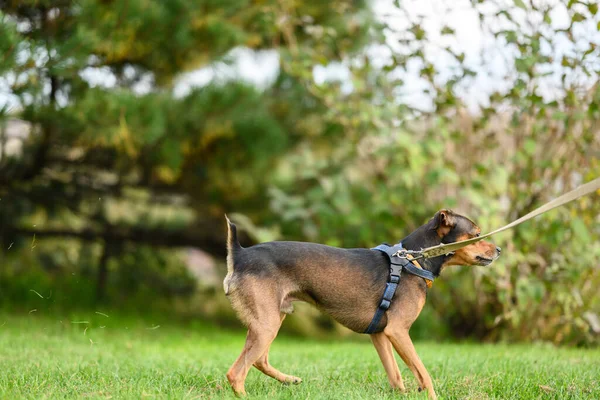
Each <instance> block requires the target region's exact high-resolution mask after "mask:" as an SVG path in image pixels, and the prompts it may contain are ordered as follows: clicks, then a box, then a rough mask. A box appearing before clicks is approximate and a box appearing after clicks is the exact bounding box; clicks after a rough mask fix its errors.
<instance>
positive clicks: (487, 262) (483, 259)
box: [476, 256, 495, 265]
mask: <svg viewBox="0 0 600 400" xmlns="http://www.w3.org/2000/svg"><path fill="white" fill-rule="evenodd" d="M476 258H477V261H478V262H479V265H490V264H491V263H493V262H494V260H495V258H487V257H482V256H477V257H476Z"/></svg>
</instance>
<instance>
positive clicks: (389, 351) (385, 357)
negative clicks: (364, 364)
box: [371, 332, 406, 392]
mask: <svg viewBox="0 0 600 400" xmlns="http://www.w3.org/2000/svg"><path fill="white" fill-rule="evenodd" d="M371 340H372V341H373V345H375V350H377V354H379V358H380V359H381V363H382V364H383V368H385V372H386V373H387V376H388V380H389V382H390V385H392V388H394V389H399V390H401V391H402V392H404V391H405V390H406V388H405V387H404V382H403V381H402V375H400V368H398V363H397V362H396V359H395V358H394V349H393V347H392V342H390V340H389V339H388V337H387V336H385V334H384V333H383V332H381V333H375V334H373V335H371Z"/></svg>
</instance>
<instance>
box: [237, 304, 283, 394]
mask: <svg viewBox="0 0 600 400" xmlns="http://www.w3.org/2000/svg"><path fill="white" fill-rule="evenodd" d="M278 330H279V316H276V320H275V321H274V320H273V319H272V318H271V319H270V320H267V321H255V323H253V324H251V325H250V327H249V329H248V335H247V336H246V344H245V345H244V350H242V354H240V356H239V357H238V359H237V360H236V361H235V362H234V363H233V365H232V366H231V368H230V369H229V371H228V372H227V379H228V380H229V383H230V384H231V387H232V388H233V391H234V392H235V393H236V394H239V395H244V394H246V391H245V389H244V382H245V381H246V376H247V375H248V371H249V370H250V368H251V367H252V365H253V364H254V363H255V362H256V361H257V360H258V359H259V358H261V356H262V355H263V354H265V352H266V351H267V350H268V349H269V346H270V345H271V342H272V341H273V339H275V336H277V331H278Z"/></svg>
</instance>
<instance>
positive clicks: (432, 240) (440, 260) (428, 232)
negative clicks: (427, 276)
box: [401, 223, 447, 277]
mask: <svg viewBox="0 0 600 400" xmlns="http://www.w3.org/2000/svg"><path fill="white" fill-rule="evenodd" d="M401 242H402V247H404V248H405V249H407V250H421V249H424V248H426V247H431V246H437V245H439V244H440V243H442V239H441V238H440V237H439V235H438V233H437V231H436V230H435V229H434V228H433V226H432V224H431V223H427V224H425V225H423V226H421V227H419V228H417V230H415V231H414V232H413V233H411V234H410V235H408V236H407V237H405V238H404V239H402V241H401ZM446 259H447V256H439V257H432V258H422V259H420V260H419V264H421V266H422V267H423V268H424V269H426V270H428V271H430V272H431V273H432V274H433V275H434V276H436V277H438V276H439V275H440V272H441V271H442V265H443V264H444V262H445V261H446Z"/></svg>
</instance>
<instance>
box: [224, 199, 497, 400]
mask: <svg viewBox="0 0 600 400" xmlns="http://www.w3.org/2000/svg"><path fill="white" fill-rule="evenodd" d="M227 224H228V241H227V250H228V256H227V269H228V273H227V276H226V277H225V280H224V282H223V287H224V289H225V294H226V295H227V296H228V297H229V299H230V301H231V304H232V306H233V308H234V309H235V311H236V312H237V314H238V316H239V318H240V319H241V320H242V322H243V323H244V324H245V325H246V326H247V327H248V336H247V338H246V344H245V346H244V350H243V351H242V354H241V355H240V356H239V357H238V359H237V360H236V361H235V363H234V364H233V365H232V366H231V368H230V369H229V371H228V372H227V379H228V380H229V382H230V384H231V386H232V388H233V390H234V392H235V393H236V394H245V389H244V381H245V380H246V376H247V374H248V371H249V369H250V368H251V367H252V366H255V367H256V368H257V369H258V370H260V371H261V372H263V373H265V374H266V375H268V376H270V377H272V378H275V379H277V380H278V381H280V382H285V383H300V382H301V379H300V378H297V377H295V376H291V375H287V374H284V373H282V372H280V371H278V370H277V369H275V368H274V367H272V366H271V365H270V364H269V361H268V357H269V347H270V346H271V342H272V341H273V339H275V336H277V332H278V331H279V327H280V326H281V323H282V321H283V319H284V318H285V315H286V314H290V313H291V312H292V311H293V306H292V302H294V301H305V302H308V303H311V304H313V305H315V306H316V307H318V308H319V309H320V310H322V311H323V312H325V313H327V314H329V315H330V316H332V317H333V318H334V319H335V320H336V321H338V322H339V323H341V324H342V325H344V326H346V327H348V328H350V329H352V330H353V331H355V332H361V333H362V332H364V331H365V329H366V328H367V326H368V325H369V323H370V322H371V320H372V319H373V315H374V313H375V311H376V309H377V307H378V306H379V302H380V300H381V296H382V293H383V290H384V289H385V287H386V283H387V281H388V277H389V273H390V264H389V259H388V258H387V255H386V254H384V253H382V252H380V251H376V250H371V249H341V248H336V247H330V246H325V245H322V244H316V243H304V242H268V243H261V244H258V245H256V246H252V247H248V248H242V247H241V246H240V244H239V243H238V240H237V233H236V227H235V225H234V224H232V223H231V222H230V221H229V219H227ZM479 234H480V229H479V227H477V225H475V224H474V223H473V222H472V221H471V220H469V219H468V218H466V217H464V216H462V215H458V214H456V213H454V212H452V211H450V210H441V211H439V212H437V213H436V214H435V216H434V217H433V218H432V219H431V220H430V221H429V222H428V223H426V224H425V225H423V226H421V227H419V228H418V229H417V230H415V231H414V232H413V233H411V234H410V235H408V236H407V237H406V238H404V239H403V240H402V245H403V247H404V248H405V249H408V250H421V249H423V248H426V247H430V246H435V245H438V244H440V243H453V242H457V241H460V240H464V239H469V238H472V237H475V236H478V235H479ZM499 255H500V248H499V247H496V246H495V245H494V244H492V243H489V242H484V241H480V242H477V243H474V244H471V245H469V246H467V247H464V248H462V249H460V250H457V251H456V252H454V253H453V254H448V255H445V256H439V257H435V258H430V259H425V260H420V263H421V266H422V268H424V269H427V270H429V271H431V272H432V273H433V274H434V275H435V276H438V275H439V274H440V272H441V270H442V269H443V268H444V267H445V266H448V265H488V264H491V263H492V261H494V260H495V259H496V258H498V256H499ZM426 295H427V286H426V282H425V280H424V279H423V278H421V277H418V276H415V275H410V274H402V279H401V280H400V283H399V285H398V288H397V290H396V293H395V295H394V298H393V301H392V304H391V306H390V308H389V309H388V310H387V312H386V313H385V315H384V316H383V318H382V319H381V321H380V323H379V326H378V328H377V329H376V332H377V333H374V334H371V339H372V341H373V344H374V345H375V349H376V350H377V353H378V354H379V357H380V358H381V362H382V363H383V367H384V368H385V371H386V373H387V375H388V379H389V382H390V384H391V385H392V387H393V388H396V389H400V390H402V391H404V390H405V387H404V383H403V382H402V377H401V376H400V370H399V368H398V364H397V363H396V359H395V358H394V355H393V352H392V348H394V349H396V351H397V352H398V354H399V355H400V357H401V358H402V360H403V361H404V362H405V363H406V365H407V366H408V368H410V370H411V371H412V373H413V374H414V376H415V378H416V379H417V381H418V383H419V389H421V388H425V389H427V391H428V394H429V397H430V398H435V397H436V396H435V392H434V390H433V385H432V382H431V377H430V376H429V374H428V373H427V370H426V369H425V367H424V366H423V363H422V362H421V360H420V359H419V356H418V355H417V352H416V351H415V348H414V346H413V343H412V341H411V339H410V336H409V335H408V331H409V329H410V327H411V325H412V324H413V322H414V321H415V320H416V319H417V317H418V316H419V313H420V312H421V309H422V308H423V305H424V304H425V298H426Z"/></svg>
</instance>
